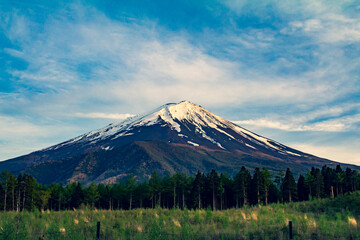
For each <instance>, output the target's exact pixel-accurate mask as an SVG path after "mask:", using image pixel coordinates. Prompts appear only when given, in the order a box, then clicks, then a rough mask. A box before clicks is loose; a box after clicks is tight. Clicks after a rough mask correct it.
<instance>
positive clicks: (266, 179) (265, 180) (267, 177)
mask: <svg viewBox="0 0 360 240" xmlns="http://www.w3.org/2000/svg"><path fill="white" fill-rule="evenodd" d="M271 177H272V175H271V173H270V172H269V170H268V169H267V168H266V167H264V168H263V169H262V171H261V178H262V185H263V187H262V188H263V189H264V200H265V205H267V204H268V198H269V186H270V184H271Z"/></svg>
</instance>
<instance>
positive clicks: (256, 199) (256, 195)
mask: <svg viewBox="0 0 360 240" xmlns="http://www.w3.org/2000/svg"><path fill="white" fill-rule="evenodd" d="M261 182H262V179H261V171H260V169H259V168H255V171H254V175H253V177H252V181H251V189H252V203H253V204H259V203H260V198H261V196H260V191H261V190H262V189H261Z"/></svg>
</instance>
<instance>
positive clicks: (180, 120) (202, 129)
mask: <svg viewBox="0 0 360 240" xmlns="http://www.w3.org/2000/svg"><path fill="white" fill-rule="evenodd" d="M164 123H165V124H164ZM184 123H186V124H187V125H189V124H190V125H192V126H193V127H194V129H195V133H196V134H198V135H197V136H201V137H202V138H203V140H206V141H208V142H210V143H212V144H214V145H215V146H217V147H219V148H220V149H224V150H226V148H225V147H223V145H222V142H221V141H220V140H218V139H215V137H211V136H214V132H215V133H217V134H215V135H223V136H224V137H227V138H228V139H229V140H233V141H235V142H239V143H242V144H243V145H244V146H246V147H247V148H249V149H251V150H256V149H258V148H259V147H263V148H266V149H269V150H272V151H276V152H278V153H280V154H285V155H286V154H290V155H293V156H300V155H299V152H298V151H296V152H292V151H291V149H289V148H287V147H286V146H284V145H282V144H280V143H277V142H275V141H273V140H270V139H268V138H265V137H262V136H259V135H257V134H255V133H252V132H250V131H248V130H246V129H244V128H241V127H239V126H237V125H236V124H234V123H232V122H230V121H228V120H226V119H224V118H221V117H219V116H217V115H215V114H213V113H211V112H209V111H207V110H206V109H204V108H202V107H201V106H199V105H196V104H193V103H191V102H189V101H182V102H180V103H177V104H176V103H169V104H165V105H163V106H161V107H159V108H157V109H155V110H153V111H151V112H148V113H145V114H141V115H137V116H135V117H130V118H128V119H126V120H124V121H121V122H117V123H113V124H110V125H108V126H106V127H105V128H102V129H99V130H95V131H92V132H89V133H87V134H84V135H81V136H79V137H76V138H74V139H71V140H69V141H67V142H64V143H61V144H58V145H55V146H53V147H50V148H48V149H46V150H53V149H59V148H61V147H64V146H69V145H71V144H76V143H91V144H95V143H96V142H98V141H100V140H105V139H107V140H115V139H117V138H120V137H125V136H131V135H133V134H134V130H135V129H137V128H141V127H146V126H152V125H157V124H158V125H161V126H162V127H163V126H169V127H170V128H171V130H172V131H175V132H176V133H177V135H178V136H179V137H181V138H184V137H185V138H187V137H188V136H187V135H186V133H187V132H188V131H189V128H188V127H187V125H186V124H184ZM209 129H210V130H211V131H209ZM233 133H236V134H233ZM210 135H211V136H210ZM238 135H240V136H241V137H242V138H244V139H247V140H248V141H249V142H248V143H243V140H242V139H240V137H239V136H238ZM193 140H195V142H196V139H193ZM187 143H188V144H189V145H191V146H199V144H193V142H192V141H187ZM249 143H251V144H249Z"/></svg>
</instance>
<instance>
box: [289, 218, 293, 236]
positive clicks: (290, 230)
mask: <svg viewBox="0 0 360 240" xmlns="http://www.w3.org/2000/svg"><path fill="white" fill-rule="evenodd" d="M289 240H293V231H292V221H289Z"/></svg>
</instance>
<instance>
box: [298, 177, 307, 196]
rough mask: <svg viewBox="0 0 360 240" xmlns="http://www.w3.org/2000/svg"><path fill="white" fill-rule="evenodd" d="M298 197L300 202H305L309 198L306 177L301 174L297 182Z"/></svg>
mask: <svg viewBox="0 0 360 240" xmlns="http://www.w3.org/2000/svg"><path fill="white" fill-rule="evenodd" d="M297 195H298V200H299V201H305V200H307V199H308V196H309V193H308V192H307V189H306V185H305V177H304V176H303V175H301V174H300V176H299V179H298V182H297Z"/></svg>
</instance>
